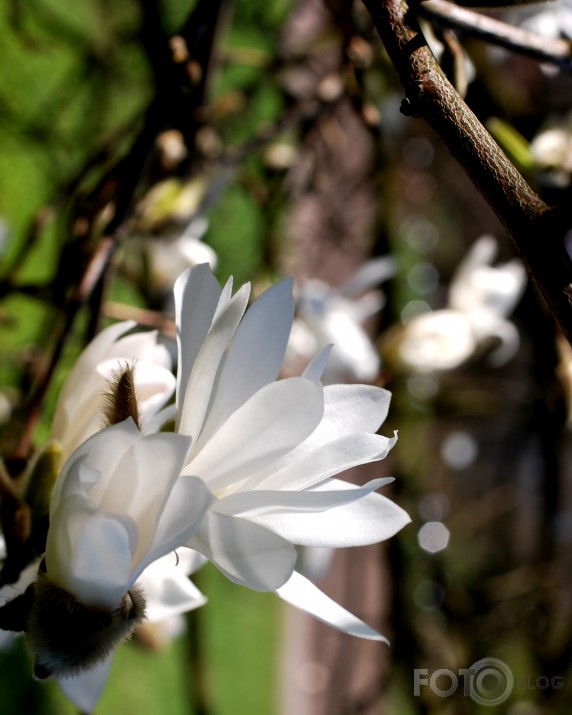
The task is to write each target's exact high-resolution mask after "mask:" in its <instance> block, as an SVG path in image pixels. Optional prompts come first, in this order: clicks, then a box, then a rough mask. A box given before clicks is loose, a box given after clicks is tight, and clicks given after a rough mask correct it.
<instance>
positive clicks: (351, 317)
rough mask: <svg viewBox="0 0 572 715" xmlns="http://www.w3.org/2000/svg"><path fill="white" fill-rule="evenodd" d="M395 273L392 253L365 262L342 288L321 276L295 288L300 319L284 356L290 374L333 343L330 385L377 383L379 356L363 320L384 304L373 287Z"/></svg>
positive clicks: (326, 372) (328, 369)
mask: <svg viewBox="0 0 572 715" xmlns="http://www.w3.org/2000/svg"><path fill="white" fill-rule="evenodd" d="M394 273H395V264H394V261H393V260H392V259H390V258H374V259H371V260H369V261H367V262H366V263H364V265H363V266H361V268H359V269H358V270H357V271H356V272H355V273H354V274H353V276H352V277H351V278H350V279H349V280H348V281H346V283H344V284H343V285H342V286H341V287H340V288H334V287H332V286H330V285H328V284H327V283H324V282H323V281H320V280H317V279H306V280H303V281H300V282H299V283H298V284H296V285H295V287H294V293H295V296H296V318H295V319H294V322H293V325H292V331H291V333H290V339H289V341H288V345H287V348H286V354H285V358H284V365H285V369H286V371H287V372H288V373H290V374H292V373H299V372H300V371H301V369H303V368H304V367H305V366H306V365H307V364H308V363H309V362H310V361H311V360H312V359H313V357H314V356H315V355H316V354H317V353H318V352H320V350H322V349H323V348H325V347H326V346H327V345H333V349H332V352H331V354H330V358H329V360H328V363H327V365H326V368H325V370H324V373H323V375H322V381H323V382H324V383H325V384H331V383H335V382H373V381H374V380H375V379H376V377H377V376H378V374H379V369H380V358H379V354H378V351H377V348H376V347H375V345H374V343H373V342H372V340H371V338H370V337H369V335H368V334H367V332H366V330H365V328H364V325H365V323H366V321H367V320H368V319H369V318H371V317H372V316H374V315H375V314H376V313H378V312H379V311H380V310H381V309H382V308H383V305H384V304H385V296H384V295H383V293H382V292H381V291H380V290H372V288H373V287H374V286H376V285H378V284H379V283H381V282H383V281H385V280H387V279H388V278H391V277H392V276H393V275H394Z"/></svg>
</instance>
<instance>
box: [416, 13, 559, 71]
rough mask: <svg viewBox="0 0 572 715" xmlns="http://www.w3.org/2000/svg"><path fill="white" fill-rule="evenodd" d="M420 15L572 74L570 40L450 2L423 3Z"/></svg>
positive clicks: (437, 23)
mask: <svg viewBox="0 0 572 715" xmlns="http://www.w3.org/2000/svg"><path fill="white" fill-rule="evenodd" d="M418 12H419V14H420V15H422V16H423V17H426V18H427V19H428V20H431V22H434V23H435V24H436V25H441V26H442V27H449V28H452V29H454V30H462V32H463V33H464V34H465V35H471V36H473V37H478V38H480V39H482V40H486V41H488V42H491V43H493V44H495V45H499V46H500V47H504V48H506V49H507V50H512V51H513V52H519V53H520V54H523V55H526V56H528V57H532V58H534V59H536V60H540V61H541V62H548V63H550V64H554V65H557V66H558V67H560V68H561V69H563V70H566V71H567V72H572V42H570V41H569V40H562V39H557V38H551V37H541V36H540V35H537V34H536V33H534V32H529V31H528V30H523V29H522V28H520V27H514V25H509V24H508V23H506V22H502V21H501V20H497V19H495V18H493V17H489V16H488V15H481V14H480V13H478V12H475V11H473V10H467V9H465V8H463V7H459V6H458V5H453V3H451V2H448V1H447V0H427V2H421V3H420V4H419V8H418Z"/></svg>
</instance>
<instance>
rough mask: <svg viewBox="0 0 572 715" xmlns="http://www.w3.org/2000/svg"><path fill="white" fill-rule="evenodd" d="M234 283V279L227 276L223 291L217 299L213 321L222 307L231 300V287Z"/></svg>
mask: <svg viewBox="0 0 572 715" xmlns="http://www.w3.org/2000/svg"><path fill="white" fill-rule="evenodd" d="M233 283H234V279H233V277H232V276H229V278H228V280H227V282H226V283H225V284H224V286H223V289H222V291H221V294H220V297H219V299H218V303H217V307H216V310H215V314H214V317H213V321H214V320H216V319H217V317H218V315H219V313H220V311H221V310H222V309H223V308H224V306H225V305H226V304H227V303H228V301H229V300H230V299H231V298H232V286H233Z"/></svg>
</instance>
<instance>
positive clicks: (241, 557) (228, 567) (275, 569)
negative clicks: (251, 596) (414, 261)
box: [187, 511, 296, 591]
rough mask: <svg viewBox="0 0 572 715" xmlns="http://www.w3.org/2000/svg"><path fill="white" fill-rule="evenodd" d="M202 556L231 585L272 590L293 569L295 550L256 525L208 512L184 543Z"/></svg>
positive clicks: (282, 582)
mask: <svg viewBox="0 0 572 715" xmlns="http://www.w3.org/2000/svg"><path fill="white" fill-rule="evenodd" d="M187 545H188V546H189V547H190V548H192V549H196V550H197V551H199V552H200V553H202V554H204V556H206V557H207V558H208V559H209V560H210V561H212V562H213V564H214V565H215V566H216V567H217V568H218V569H219V570H220V571H222V573H223V574H224V575H225V576H226V577H227V578H228V579H230V580H231V581H233V582H234V583H238V584H240V585H242V586H247V587H248V588H251V589H253V590H255V591H274V590H275V589H276V588H278V587H279V586H281V585H282V584H284V583H285V582H286V581H287V580H288V578H289V577H290V575H291V574H292V571H293V569H294V565H295V563H296V549H294V547H293V546H292V544H290V543H289V542H288V541H285V540H284V539H282V538H281V537H280V536H277V535H276V534H274V533H272V532H271V531H268V529H265V528H264V527H262V526H258V524H253V523H252V522H249V521H246V520H245V519H240V518H235V517H232V516H228V515H226V514H217V513H216V512H212V511H211V512H208V514H207V515H206V517H205V519H204V521H203V524H202V526H201V528H200V530H199V532H198V533H197V534H196V535H195V536H194V537H193V538H192V539H191V541H190V542H189V543H188V544H187Z"/></svg>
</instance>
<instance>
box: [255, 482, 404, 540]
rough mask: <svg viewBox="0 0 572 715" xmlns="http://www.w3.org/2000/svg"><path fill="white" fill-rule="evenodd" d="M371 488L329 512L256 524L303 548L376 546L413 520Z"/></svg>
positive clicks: (260, 519)
mask: <svg viewBox="0 0 572 715" xmlns="http://www.w3.org/2000/svg"><path fill="white" fill-rule="evenodd" d="M376 481H377V480H376ZM337 485H338V486H340V482H337ZM328 486H329V485H328ZM350 486H351V485H350ZM367 488H368V487H367V485H366V487H363V488H362V489H361V490H356V491H357V492H358V493H359V492H361V494H362V496H361V498H360V497H359V496H358V500H356V501H353V502H351V503H348V504H344V505H342V506H338V507H336V508H334V509H330V510H328V511H321V512H306V513H303V512H298V513H290V514H286V513H283V514H279V513H276V514H263V515H260V516H259V515H256V516H255V517H254V521H256V523H257V524H261V525H263V526H265V527H267V528H268V529H272V531H274V532H276V533H277V534H280V536H282V537H283V538H285V539H287V540H288V541H290V542H291V543H293V544H297V545H300V546H328V547H332V548H339V547H345V546H366V545H368V544H375V543H377V542H379V541H384V540H385V539H389V538H390V537H391V536H393V535H394V534H396V533H397V532H398V531H400V529H402V528H403V527H404V526H405V525H406V524H409V522H410V521H411V519H410V518H409V515H408V514H407V512H405V511H404V510H403V509H402V508H401V507H399V506H397V504H395V503H394V502H392V501H391V499H387V498H386V497H384V496H382V495H381V494H375V493H367ZM376 488H377V487H376Z"/></svg>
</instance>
